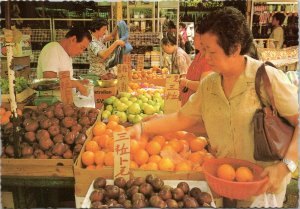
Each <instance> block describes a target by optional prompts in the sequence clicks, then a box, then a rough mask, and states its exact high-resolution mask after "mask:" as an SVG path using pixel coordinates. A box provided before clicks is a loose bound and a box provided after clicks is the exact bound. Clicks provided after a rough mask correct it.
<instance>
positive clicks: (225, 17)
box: [196, 7, 253, 56]
mask: <svg viewBox="0 0 300 209" xmlns="http://www.w3.org/2000/svg"><path fill="white" fill-rule="evenodd" d="M196 28H197V29H196V32H197V33H198V32H199V34H205V33H212V34H214V35H216V36H217V38H218V41H217V43H218V45H219V46H220V47H221V48H222V49H223V50H224V53H225V54H226V55H227V56H229V55H231V54H232V53H234V52H235V51H236V49H237V46H238V45H239V44H240V45H241V52H240V54H241V55H244V54H246V53H247V52H248V51H249V48H250V46H251V44H252V41H253V36H252V33H251V31H250V29H249V27H248V25H247V23H246V19H245V17H244V16H243V14H242V13H241V12H240V11H239V10H237V9H236V8H233V7H224V8H222V9H219V10H216V11H213V12H211V13H210V14H209V15H207V16H206V17H204V19H202V20H201V23H200V24H199V25H197V27H196Z"/></svg>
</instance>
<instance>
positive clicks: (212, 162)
mask: <svg viewBox="0 0 300 209" xmlns="http://www.w3.org/2000/svg"><path fill="white" fill-rule="evenodd" d="M225 163H226V164H230V165H232V166H233V167H234V168H235V169H237V168H238V167H240V166H246V167H248V168H250V169H251V170H252V172H253V176H254V180H253V181H252V182H235V181H228V180H224V179H221V178H218V177H217V169H218V167H219V166H220V165H222V164H225ZM202 168H203V172H204V175H205V178H206V181H207V183H208V185H209V186H210V188H211V189H212V190H213V191H214V192H215V193H217V194H219V195H221V196H223V197H227V198H231V199H237V200H245V199H248V198H249V197H251V196H253V195H255V194H256V193H257V192H258V191H259V189H261V187H262V186H263V185H264V184H265V183H266V182H267V181H268V177H265V178H263V179H262V178H261V177H260V174H261V172H262V171H263V168H261V167H260V166H258V165H256V164H254V163H251V162H248V161H245V160H239V159H232V158H221V159H209V160H207V161H205V162H204V164H203V166H202Z"/></svg>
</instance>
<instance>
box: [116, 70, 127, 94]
mask: <svg viewBox="0 0 300 209" xmlns="http://www.w3.org/2000/svg"><path fill="white" fill-rule="evenodd" d="M117 79H118V91H119V92H127V91H128V65H126V64H119V65H118V75H117Z"/></svg>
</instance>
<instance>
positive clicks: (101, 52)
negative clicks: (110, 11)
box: [88, 18, 125, 76]
mask: <svg viewBox="0 0 300 209" xmlns="http://www.w3.org/2000/svg"><path fill="white" fill-rule="evenodd" d="M107 26H108V22H107V20H105V19H103V18H97V19H94V20H93V21H92V22H91V25H90V31H91V34H92V41H91V43H90V44H89V47H88V55H89V60H90V73H92V74H96V75H99V76H100V75H104V74H106V73H107V72H106V69H105V61H106V60H107V58H109V57H110V55H111V54H112V53H113V52H114V50H115V49H116V48H117V47H118V46H124V45H125V42H124V41H123V40H116V41H115V42H114V43H113V44H112V45H111V46H110V47H108V48H107V47H106V45H105V43H106V42H107V41H111V40H113V39H116V36H117V32H118V31H117V27H115V28H114V29H113V31H112V33H111V34H108V35H105V34H106V32H107Z"/></svg>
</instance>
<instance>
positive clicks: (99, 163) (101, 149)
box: [82, 115, 213, 171]
mask: <svg viewBox="0 0 300 209" xmlns="http://www.w3.org/2000/svg"><path fill="white" fill-rule="evenodd" d="M118 122H119V118H118V116H116V115H111V116H110V117H109V118H108V123H107V124H105V123H103V122H96V124H95V126H94V127H93V130H92V131H93V138H92V140H90V141H87V142H86V146H85V152H84V153H83V154H82V163H83V165H84V166H86V168H87V169H101V168H102V167H103V166H113V165H114V158H113V151H114V141H113V132H118V131H122V130H126V129H125V128H124V127H123V126H121V125H119V124H118ZM206 145H207V141H206V139H205V138H203V137H196V136H195V135H194V134H191V133H188V132H185V131H177V132H174V133H168V134H165V135H158V136H154V137H152V138H150V137H148V136H146V135H142V136H141V138H140V140H136V139H131V140H130V154H131V155H130V156H131V161H130V168H132V169H137V168H140V169H144V170H162V171H192V170H194V171H202V167H201V165H202V163H203V162H204V161H205V160H206V159H210V158H213V156H212V155H211V154H210V153H208V152H207V150H206V149H205V146H206Z"/></svg>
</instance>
